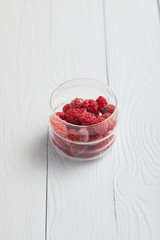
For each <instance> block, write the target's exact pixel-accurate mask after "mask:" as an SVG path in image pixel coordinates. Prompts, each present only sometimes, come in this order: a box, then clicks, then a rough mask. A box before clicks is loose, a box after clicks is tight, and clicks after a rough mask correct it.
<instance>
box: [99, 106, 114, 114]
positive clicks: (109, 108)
mask: <svg viewBox="0 0 160 240" xmlns="http://www.w3.org/2000/svg"><path fill="white" fill-rule="evenodd" d="M114 110H115V106H114V105H113V104H108V105H106V106H104V107H103V109H102V113H103V114H104V113H111V114H112V113H113V112H114Z"/></svg>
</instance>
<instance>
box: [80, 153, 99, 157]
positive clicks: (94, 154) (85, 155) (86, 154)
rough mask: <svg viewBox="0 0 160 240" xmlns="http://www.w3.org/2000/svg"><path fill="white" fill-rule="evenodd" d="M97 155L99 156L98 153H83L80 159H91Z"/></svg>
mask: <svg viewBox="0 0 160 240" xmlns="http://www.w3.org/2000/svg"><path fill="white" fill-rule="evenodd" d="M98 155H100V153H99V152H91V153H90V152H85V153H83V154H81V157H83V158H92V157H96V156H98Z"/></svg>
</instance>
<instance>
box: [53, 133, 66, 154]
mask: <svg viewBox="0 0 160 240" xmlns="http://www.w3.org/2000/svg"><path fill="white" fill-rule="evenodd" d="M52 141H53V143H54V144H55V145H56V146H57V147H58V148H59V149H61V150H66V149H68V146H67V145H66V143H65V141H64V140H63V139H61V138H60V137H58V136H56V135H54V139H53V138H52Z"/></svg>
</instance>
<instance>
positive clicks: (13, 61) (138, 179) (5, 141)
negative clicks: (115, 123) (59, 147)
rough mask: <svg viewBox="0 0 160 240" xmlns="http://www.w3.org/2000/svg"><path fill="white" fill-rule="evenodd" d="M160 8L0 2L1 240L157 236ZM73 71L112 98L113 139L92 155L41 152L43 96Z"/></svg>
mask: <svg viewBox="0 0 160 240" xmlns="http://www.w3.org/2000/svg"><path fill="white" fill-rule="evenodd" d="M159 13H160V12H159V2H158V1H156V0H152V1H150V0H122V1H118V0H104V1H99V0H68V1H65V0H58V1H56V0H50V1H49V0H47V1H44V0H33V1H31V0H27V1H25V0H22V1H21V0H13V1H11V0H5V1H4V0H1V1H0V107H1V118H0V132H1V134H0V149H1V150H0V239H2V240H12V239H17V240H19V239H34V240H35V239H38V240H41V239H49V240H75V239H76V240H82V239H85V240H90V239H92V240H94V239H95V240H97V239H98V240H103V239H109V240H116V239H118V240H132V239H133V240H151V239H152V240H159V239H160V228H159V222H160V205H159V202H160V127H159V126H160V110H159V101H160V97H159V90H160V67H159V66H160V18H159V17H160V15H159ZM104 20H105V21H104ZM107 75H108V79H107ZM76 77H92V78H96V79H100V80H102V81H105V82H106V84H107V82H108V83H109V85H110V86H111V87H112V88H113V90H114V91H115V92H116V94H117V97H118V102H119V110H120V114H119V131H118V136H117V140H116V142H115V144H114V147H113V149H112V151H110V153H109V154H108V155H107V156H105V157H104V158H103V159H101V160H99V161H95V162H88V163H77V162H68V161H64V159H60V158H59V157H58V156H57V155H56V154H55V153H53V152H52V150H51V148H50V143H49V148H48V153H47V122H48V110H49V109H48V108H49V106H48V103H49V95H50V93H51V91H52V90H53V89H54V88H55V87H56V86H57V85H59V84H60V83H61V82H62V81H64V80H67V79H71V78H76ZM47 158H48V168H47V169H48V174H46V171H47V169H46V166H47V165H46V163H47ZM47 176H48V180H47V181H46V177H47ZM46 184H47V188H46ZM46 191H47V202H46ZM46 206H47V212H46Z"/></svg>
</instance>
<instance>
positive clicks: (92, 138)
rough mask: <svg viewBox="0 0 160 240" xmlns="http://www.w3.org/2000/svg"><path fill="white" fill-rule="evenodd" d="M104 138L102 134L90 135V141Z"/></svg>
mask: <svg viewBox="0 0 160 240" xmlns="http://www.w3.org/2000/svg"><path fill="white" fill-rule="evenodd" d="M101 138H102V135H101V134H94V135H90V136H89V142H93V141H98V140H100V139H101Z"/></svg>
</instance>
